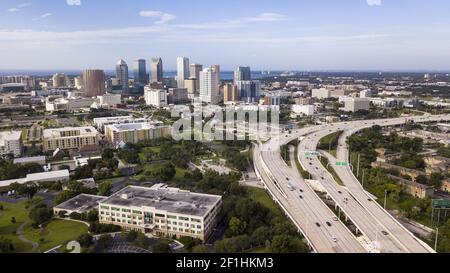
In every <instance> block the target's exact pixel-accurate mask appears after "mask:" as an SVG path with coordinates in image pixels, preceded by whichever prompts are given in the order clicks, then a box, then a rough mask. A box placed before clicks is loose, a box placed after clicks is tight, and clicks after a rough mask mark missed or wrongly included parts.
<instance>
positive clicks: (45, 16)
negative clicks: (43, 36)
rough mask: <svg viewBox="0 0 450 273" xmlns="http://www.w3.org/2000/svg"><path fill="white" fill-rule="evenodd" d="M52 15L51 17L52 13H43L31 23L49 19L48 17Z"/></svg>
mask: <svg viewBox="0 0 450 273" xmlns="http://www.w3.org/2000/svg"><path fill="white" fill-rule="evenodd" d="M52 15H53V13H51V12H47V13H44V14H42V15H41V16H39V17H37V18H34V19H33V21H38V20H41V19H44V18H47V17H50V16H52Z"/></svg>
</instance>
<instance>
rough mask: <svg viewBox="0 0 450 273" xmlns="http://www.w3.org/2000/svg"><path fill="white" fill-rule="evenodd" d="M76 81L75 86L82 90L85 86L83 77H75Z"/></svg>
mask: <svg viewBox="0 0 450 273" xmlns="http://www.w3.org/2000/svg"><path fill="white" fill-rule="evenodd" d="M74 83H75V88H76V89H78V90H80V89H81V88H83V77H80V76H78V77H75V79H74Z"/></svg>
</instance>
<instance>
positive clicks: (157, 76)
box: [150, 58, 164, 82]
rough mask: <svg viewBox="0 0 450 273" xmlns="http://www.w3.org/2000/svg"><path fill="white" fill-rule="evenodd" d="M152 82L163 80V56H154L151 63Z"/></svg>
mask: <svg viewBox="0 0 450 273" xmlns="http://www.w3.org/2000/svg"><path fill="white" fill-rule="evenodd" d="M150 70H151V82H162V81H163V77H164V76H163V62H162V59H161V58H153V59H152V64H151V68H150Z"/></svg>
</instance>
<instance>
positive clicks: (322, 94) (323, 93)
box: [311, 88, 331, 99]
mask: <svg viewBox="0 0 450 273" xmlns="http://www.w3.org/2000/svg"><path fill="white" fill-rule="evenodd" d="M311 97H313V98H318V99H328V98H330V97H331V92H330V90H328V89H326V88H320V89H313V90H312V91H311Z"/></svg>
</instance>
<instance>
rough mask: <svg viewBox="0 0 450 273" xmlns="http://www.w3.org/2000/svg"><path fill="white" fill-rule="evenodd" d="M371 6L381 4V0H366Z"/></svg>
mask: <svg viewBox="0 0 450 273" xmlns="http://www.w3.org/2000/svg"><path fill="white" fill-rule="evenodd" d="M366 1H367V5H369V6H381V0H366Z"/></svg>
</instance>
